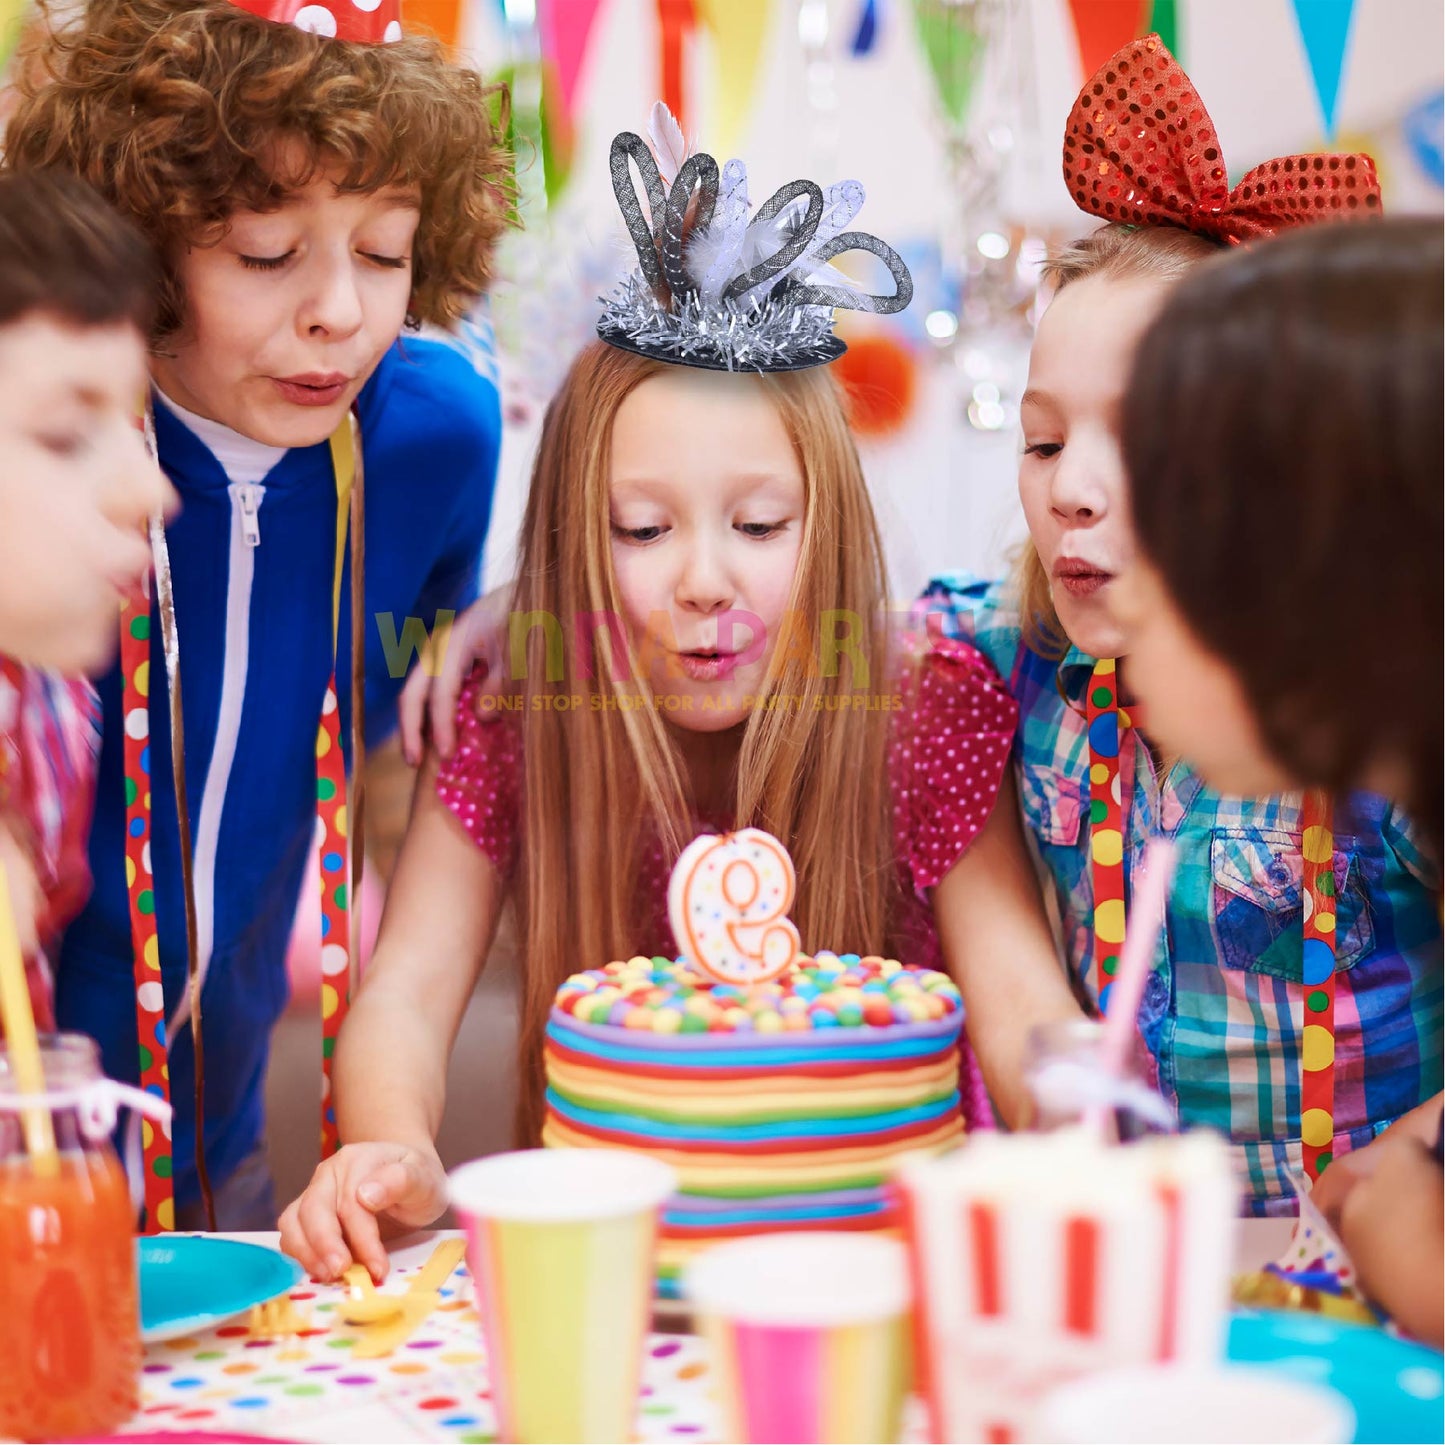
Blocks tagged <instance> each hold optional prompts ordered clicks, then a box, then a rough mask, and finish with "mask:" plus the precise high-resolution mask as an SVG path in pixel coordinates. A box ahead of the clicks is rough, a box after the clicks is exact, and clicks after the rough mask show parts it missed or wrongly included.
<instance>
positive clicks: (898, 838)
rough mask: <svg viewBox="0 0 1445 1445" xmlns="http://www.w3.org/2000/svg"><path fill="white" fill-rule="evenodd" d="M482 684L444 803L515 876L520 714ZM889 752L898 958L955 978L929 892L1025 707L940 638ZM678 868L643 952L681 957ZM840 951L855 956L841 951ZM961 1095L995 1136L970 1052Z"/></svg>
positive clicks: (975, 823) (645, 897)
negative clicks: (482, 713) (675, 915)
mask: <svg viewBox="0 0 1445 1445" xmlns="http://www.w3.org/2000/svg"><path fill="white" fill-rule="evenodd" d="M479 688H480V678H474V679H472V680H471V681H470V682H469V683H468V684H467V686H466V687H465V688H464V689H463V691H462V696H461V698H460V700H459V702H458V708H457V749H456V752H455V753H454V754H453V756H452V758H451V760H450V761H449V762H446V763H443V764H442V767H441V770H440V773H439V774H438V777H437V793H438V795H439V796H440V798H441V800H442V801H443V802H444V803H445V804H446V805H447V807H448V808H450V809H451V811H452V812H453V813H454V814H455V815H456V817H457V819H458V820H459V821H460V822H461V824H462V826H463V827H464V828H465V829H466V831H467V833H468V834H469V835H470V837H471V838H472V840H473V841H474V842H475V843H476V844H477V846H478V847H479V848H481V849H482V851H483V852H484V853H485V854H486V855H487V857H488V858H489V859H490V860H491V861H492V863H493V864H494V865H495V866H496V868H497V870H498V871H499V872H500V873H501V874H502V876H503V877H508V876H510V874H511V872H512V870H513V868H514V867H515V866H516V862H517V850H518V844H519V838H518V820H519V817H520V814H521V776H522V765H523V764H522V725H521V722H520V720H519V719H518V718H516V717H515V716H513V715H511V714H506V715H503V716H502V717H500V718H495V719H492V720H488V721H486V722H483V721H482V720H481V718H480V717H479V716H478V714H477V711H476V698H477V694H478V691H479ZM901 695H902V697H903V700H904V702H905V708H904V710H903V711H901V712H899V713H897V714H895V718H894V723H893V731H892V736H891V739H890V744H889V783H890V790H891V793H892V806H893V837H894V845H895V857H896V861H897V867H898V875H899V883H900V885H901V887H900V892H901V896H902V904H901V907H900V909H899V912H898V916H897V917H896V919H895V927H894V931H895V934H896V937H895V939H894V940H893V946H892V952H894V953H896V955H897V956H898V957H899V958H900V959H903V960H905V961H906V962H908V963H914V964H920V965H922V966H924V967H927V968H942V967H943V952H942V949H941V947H940V946H939V942H938V933H937V930H936V929H935V927H934V923H933V909H932V904H931V902H930V900H929V891H930V890H931V889H932V888H934V887H935V886H936V885H937V884H938V883H939V882H940V881H941V880H942V879H943V878H944V876H945V875H946V874H947V873H948V872H949V870H950V869H951V868H952V867H953V866H954V864H955V863H957V862H958V860H959V859H960V858H962V857H963V855H964V854H965V853H966V852H967V851H968V848H969V845H970V844H971V843H972V842H973V840H974V838H976V837H977V836H978V833H979V830H980V829H981V828H982V827H983V825H984V823H985V822H986V821H987V820H988V816H989V813H990V812H991V811H992V809H993V805H994V802H995V800H996V798H997V797H998V790H999V786H1000V784H1001V782H1002V779H1003V773H1004V769H1005V767H1007V765H1008V759H1009V750H1010V748H1011V747H1012V746H1013V737H1014V727H1015V724H1016V722H1017V718H1018V708H1017V705H1016V704H1015V702H1014V700H1013V698H1012V696H1011V695H1010V694H1009V692H1008V689H1007V688H1006V687H1005V686H1004V684H1003V682H1002V681H1001V680H1000V679H999V676H998V674H997V673H996V672H994V670H993V668H992V667H991V666H990V665H989V664H988V662H987V661H986V660H985V659H984V658H983V656H982V655H981V654H980V653H979V652H977V651H976V650H975V649H974V648H972V647H970V646H969V645H968V644H967V643H964V642H958V641H954V640H952V639H947V638H934V639H931V641H930V643H929V651H928V654H927V655H926V656H925V657H924V658H923V659H922V661H921V662H920V664H919V666H918V672H917V677H916V680H912V681H910V684H909V685H908V686H907V687H906V688H904V689H902V690H901ZM730 826H732V820H730V819H725V818H708V817H705V818H699V819H698V831H699V832H705V831H709V830H720V829H723V828H726V827H730ZM673 861H674V860H673V859H670V858H668V857H666V856H665V855H664V852H663V848H662V845H661V843H660V842H657V843H654V844H651V845H649V846H648V848H647V849H646V852H645V856H644V857H643V858H642V859H640V860H639V868H638V894H637V902H638V910H637V912H638V916H639V917H641V918H645V919H646V920H648V925H647V936H646V937H645V938H639V939H638V940H637V945H636V947H637V952H639V953H642V954H649V955H651V954H666V955H667V956H669V957H672V956H674V955H675V954H676V947H675V944H674V942H673V938H672V930H671V928H670V927H669V925H668V921H667V881H668V876H669V874H670V873H671V870H672V863H673ZM829 946H831V947H834V948H837V949H838V950H840V951H843V950H847V949H850V948H852V947H853V946H854V945H853V944H851V943H849V941H848V940H846V939H840V940H838V941H836V942H832V943H830V945H829ZM964 1053H965V1066H966V1067H965V1071H964V1078H963V1080H962V1083H961V1087H962V1089H963V1093H964V1115H965V1119H966V1120H967V1122H968V1123H969V1125H970V1127H974V1128H977V1127H981V1126H982V1127H987V1126H988V1125H989V1124H991V1122H992V1111H991V1109H990V1108H989V1105H988V1099H987V1094H986V1093H985V1091H984V1088H983V1081H982V1077H981V1075H980V1074H979V1071H978V1066H977V1063H976V1061H975V1060H974V1058H973V1050H972V1049H971V1048H967V1047H966V1046H965V1050H964Z"/></svg>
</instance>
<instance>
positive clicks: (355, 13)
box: [231, 0, 401, 45]
mask: <svg viewBox="0 0 1445 1445" xmlns="http://www.w3.org/2000/svg"><path fill="white" fill-rule="evenodd" d="M231 3H232V4H233V5H236V6H239V7H240V8H241V9H242V10H249V11H250V12H251V14H252V15H257V16H259V17H260V18H261V19H262V20H271V21H274V22H275V23H276V24H278V25H294V26H295V27H296V28H297V29H298V30H308V31H310V32H311V33H312V34H313V35H325V36H328V37H330V38H332V39H335V40H352V41H356V42H358V43H360V44H362V45H382V44H389V43H390V42H391V41H393V40H400V39H401V0H231Z"/></svg>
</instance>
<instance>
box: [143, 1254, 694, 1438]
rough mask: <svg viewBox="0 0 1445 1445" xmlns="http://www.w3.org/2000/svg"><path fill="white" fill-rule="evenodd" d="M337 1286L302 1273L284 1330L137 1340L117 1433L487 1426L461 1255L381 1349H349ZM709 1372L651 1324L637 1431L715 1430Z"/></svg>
mask: <svg viewBox="0 0 1445 1445" xmlns="http://www.w3.org/2000/svg"><path fill="white" fill-rule="evenodd" d="M254 1238H256V1239H258V1240H260V1239H264V1238H266V1236H255V1237H254ZM272 1238H274V1236H272ZM436 1238H437V1236H427V1237H425V1238H424V1239H423V1240H422V1241H421V1242H419V1243H416V1244H410V1245H408V1246H407V1247H406V1248H405V1249H401V1250H393V1252H392V1260H393V1267H392V1272H391V1274H390V1275H389V1276H388V1277H387V1281H386V1284H385V1285H384V1286H383V1288H385V1289H389V1290H390V1289H396V1288H398V1287H399V1286H401V1285H404V1284H405V1282H406V1280H407V1278H408V1277H409V1276H410V1275H412V1274H414V1273H415V1272H416V1271H417V1270H418V1269H419V1268H420V1267H421V1265H422V1264H423V1263H424V1262H425V1261H426V1259H427V1256H428V1255H429V1254H430V1253H431V1251H432V1248H433V1247H434V1245H435V1242H436ZM343 1296H344V1291H343V1290H342V1289H340V1288H337V1287H334V1286H325V1285H316V1284H311V1283H306V1284H303V1285H301V1286H300V1287H298V1288H297V1289H295V1290H293V1291H292V1292H291V1295H290V1299H291V1302H292V1305H293V1308H294V1309H295V1311H296V1313H297V1315H298V1316H299V1317H301V1319H302V1320H303V1321H307V1322H309V1325H310V1328H309V1329H307V1330H306V1332H305V1333H303V1334H302V1335H300V1336H298V1337H295V1338H289V1339H279V1340H275V1341H263V1340H258V1339H253V1338H252V1337H251V1333H250V1328H249V1326H248V1323H247V1321H246V1320H245V1319H244V1318H240V1319H236V1320H232V1321H230V1322H229V1323H227V1324H224V1325H222V1326H220V1327H219V1328H218V1329H213V1330H209V1331H207V1332H205V1333H203V1334H197V1335H194V1336H187V1337H185V1338H184V1339H178V1340H170V1341H167V1342H165V1343H160V1344H154V1345H149V1346H147V1348H146V1352H145V1364H144V1377H143V1384H142V1404H141V1412H140V1414H139V1415H138V1416H137V1417H136V1420H135V1422H134V1424H133V1425H132V1426H131V1427H130V1429H129V1431H128V1432H127V1433H131V1434H134V1435H135V1436H136V1438H138V1439H139V1438H143V1437H144V1436H143V1432H145V1431H156V1432H158V1431H175V1432H198V1433H207V1434H213V1433H214V1434H225V1433H227V1432H230V1431H234V1432H236V1433H238V1434H247V1435H261V1436H268V1435H269V1436H276V1437H277V1438H280V1439H290V1440H317V1441H343V1440H345V1441H365V1440H453V1441H459V1442H460V1441H489V1440H492V1439H494V1438H495V1436H494V1434H493V1429H494V1420H493V1415H492V1407H491V1399H490V1393H489V1390H488V1382H487V1371H486V1362H485V1359H484V1356H483V1352H482V1345H481V1337H480V1332H479V1328H478V1322H477V1312H476V1309H475V1308H474V1306H473V1302H472V1285H471V1280H470V1279H469V1278H468V1277H467V1274H466V1270H465V1266H463V1267H462V1268H461V1269H459V1270H458V1271H457V1272H456V1273H455V1274H453V1275H452V1277H451V1279H450V1280H449V1281H448V1282H447V1285H446V1287H445V1288H444V1290H443V1292H442V1302H441V1307H440V1308H439V1309H438V1310H436V1311H435V1312H433V1314H432V1315H431V1316H430V1318H429V1319H427V1320H426V1321H425V1322H424V1323H423V1324H422V1326H421V1327H420V1328H419V1329H418V1330H417V1331H416V1333H415V1334H413V1335H412V1337H411V1338H410V1340H408V1341H407V1343H406V1344H405V1345H403V1346H402V1347H401V1348H400V1349H398V1350H397V1351H396V1352H395V1353H394V1354H393V1355H391V1356H389V1357H388V1358H385V1359H380V1360H362V1361H358V1360H353V1359H352V1357H351V1350H352V1346H353V1345H354V1344H355V1343H356V1340H357V1338H358V1333H359V1332H358V1331H356V1330H354V1329H352V1328H350V1327H349V1326H347V1325H346V1324H345V1323H344V1322H343V1321H342V1319H341V1316H340V1313H339V1307H340V1304H341V1301H342V1299H343ZM708 1373H709V1371H708V1365H707V1361H706V1358H705V1354H704V1349H703V1345H702V1343H701V1341H699V1340H697V1339H695V1338H693V1337H692V1336H689V1335H653V1336H651V1337H650V1338H649V1339H648V1342H647V1358H646V1362H645V1366H644V1371H643V1385H642V1395H641V1398H640V1400H639V1402H638V1438H639V1439H641V1440H644V1441H683V1440H705V1439H712V1438H715V1430H716V1426H715V1416H714V1411H713V1407H712V1404H711V1401H710V1399H709V1398H708V1387H709V1379H708Z"/></svg>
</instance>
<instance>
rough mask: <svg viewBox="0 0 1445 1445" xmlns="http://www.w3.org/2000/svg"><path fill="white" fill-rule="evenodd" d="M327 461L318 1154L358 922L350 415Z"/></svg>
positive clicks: (358, 750)
mask: <svg viewBox="0 0 1445 1445" xmlns="http://www.w3.org/2000/svg"><path fill="white" fill-rule="evenodd" d="M331 464H332V470H333V472H334V473H335V476H336V567H335V572H334V577H335V582H334V585H333V588H332V594H331V635H332V639H333V646H334V645H335V638H336V636H337V630H338V627H339V623H340V619H341V572H342V562H343V559H344V557H345V555H346V539H347V521H348V516H349V518H350V534H351V636H352V647H351V776H352V793H351V800H350V807H348V806H347V785H346V759H345V756H344V755H343V753H342V750H341V710H340V708H339V706H338V705H337V693H336V673H335V671H333V672H332V674H331V681H330V682H329V683H328V684H327V686H326V698H325V701H324V702H323V703H322V707H321V725H320V727H319V728H318V729H317V732H316V810H317V815H318V816H319V818H320V820H321V831H322V839H321V1157H322V1158H323V1159H325V1158H327V1157H328V1156H330V1155H331V1154H334V1153H335V1152H336V1150H337V1149H338V1148H339V1147H340V1143H341V1140H340V1136H339V1134H338V1131H337V1128H336V1107H335V1103H334V1101H333V1099H332V1091H331V1065H332V1057H333V1055H334V1054H335V1052H336V1040H337V1036H338V1035H339V1034H340V1032H341V1025H342V1023H343V1022H344V1021H345V1019H346V1014H347V1010H348V1009H349V1008H350V1007H351V990H352V985H353V982H354V979H355V965H356V963H357V962H359V960H360V957H361V954H360V949H359V947H358V943H357V928H358V925H359V923H360V912H361V909H360V901H359V900H360V890H361V864H362V854H363V849H362V847H361V844H360V842H358V843H357V845H356V846H355V847H354V848H353V847H352V846H350V840H351V839H352V838H356V839H358V840H359V839H360V838H361V837H362V832H361V825H362V814H361V791H362V772H363V770H364V767H365V763H366V745H365V737H364V731H363V724H364V722H365V716H366V687H365V680H366V675H365V666H364V663H365V657H366V648H365V647H364V645H363V643H362V639H364V638H365V636H366V631H365V619H364V617H363V613H362V605H363V598H364V596H365V591H364V589H365V576H364V573H363V570H362V568H363V560H364V555H365V553H364V548H363V545H362V542H363V536H364V529H363V526H362V515H363V506H364V501H363V483H362V466H361V434H360V431H359V429H358V426H357V423H356V418H355V415H354V414H353V416H352V417H351V421H350V424H349V425H348V426H344V427H341V428H339V429H338V430H337V432H336V434H335V435H334V436H333V437H332V438H331Z"/></svg>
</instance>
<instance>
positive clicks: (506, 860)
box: [436, 672, 522, 878]
mask: <svg viewBox="0 0 1445 1445" xmlns="http://www.w3.org/2000/svg"><path fill="white" fill-rule="evenodd" d="M481 682H482V674H481V673H480V672H478V673H476V674H474V675H473V676H472V677H471V678H470V679H469V680H468V681H467V683H466V685H465V686H464V687H463V688H462V692H461V696H460V697H459V698H458V699H457V748H456V751H455V752H454V753H453V754H452V756H451V760H450V761H449V762H444V763H443V764H442V765H441V768H440V770H439V771H438V773H437V784H436V786H437V796H438V797H439V798H440V799H441V800H442V802H444V803H445V804H446V805H447V807H448V808H450V809H451V810H452V812H453V813H455V814H456V816H457V821H458V822H460V823H461V825H462V827H463V828H465V829H466V830H467V833H468V834H469V835H470V836H471V839H472V841H473V842H474V843H475V844H476V845H477V847H479V848H480V849H481V850H482V852H483V853H485V854H486V855H487V857H488V858H490V859H491V861H492V863H493V864H494V865H495V867H496V869H497V871H498V872H499V873H500V874H501V875H502V876H503V877H504V878H506V877H509V876H510V875H511V872H512V869H513V867H514V866H515V865H516V861H517V832H518V821H519V819H520V816H521V807H522V733H521V728H520V727H519V726H518V725H517V723H516V722H515V720H514V719H513V718H511V717H510V716H508V717H498V718H493V719H491V720H490V721H487V722H483V721H482V720H481V719H480V718H479V717H478V716H477V711H476V700H477V693H478V690H479V688H480V687H481Z"/></svg>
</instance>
